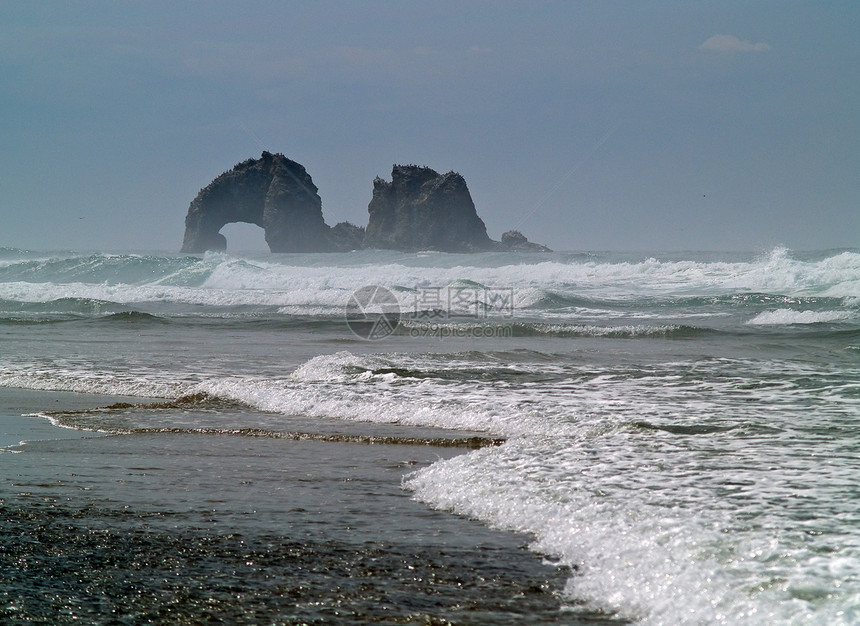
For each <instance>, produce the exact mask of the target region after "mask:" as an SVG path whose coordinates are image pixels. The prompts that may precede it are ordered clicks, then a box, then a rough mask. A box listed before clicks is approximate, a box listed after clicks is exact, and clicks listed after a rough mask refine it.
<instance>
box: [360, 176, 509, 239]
mask: <svg viewBox="0 0 860 626" xmlns="http://www.w3.org/2000/svg"><path fill="white" fill-rule="evenodd" d="M367 210H368V213H370V219H369V221H368V224H367V232H366V233H365V236H364V246H365V247H366V248H387V249H394V250H404V251H410V250H411V251H415V250H440V251H443V252H478V251H480V250H489V249H492V248H493V243H494V242H493V241H492V240H491V239H490V238H489V236H488V235H487V227H486V226H485V225H484V222H483V220H481V218H480V217H478V213H477V212H476V211H475V204H474V203H473V202H472V196H471V195H470V194H469V189H468V187H466V181H465V180H464V179H463V177H462V176H460V175H459V174H457V173H456V172H448V173H447V174H439V173H437V172H435V171H434V170H432V169H430V168H429V167H418V166H416V165H395V166H394V168H393V169H392V171H391V182H390V183H389V182H386V181H384V180H383V179H381V178H376V179H375V180H374V181H373V198H372V199H371V201H370V204H369V205H368V207H367Z"/></svg>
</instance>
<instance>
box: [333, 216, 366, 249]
mask: <svg viewBox="0 0 860 626" xmlns="http://www.w3.org/2000/svg"><path fill="white" fill-rule="evenodd" d="M329 238H330V240H331V243H332V246H333V248H334V249H335V250H338V251H342V252H349V251H350V250H360V249H361V248H362V247H363V245H364V226H356V225H355V224H351V223H349V222H338V223H337V224H335V225H334V226H332V227H331V232H330V233H329Z"/></svg>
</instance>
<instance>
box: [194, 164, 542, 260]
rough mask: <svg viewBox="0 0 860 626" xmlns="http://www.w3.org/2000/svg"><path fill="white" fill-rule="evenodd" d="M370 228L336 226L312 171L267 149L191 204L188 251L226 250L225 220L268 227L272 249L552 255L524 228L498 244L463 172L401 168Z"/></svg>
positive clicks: (377, 194) (379, 187) (382, 190)
mask: <svg viewBox="0 0 860 626" xmlns="http://www.w3.org/2000/svg"><path fill="white" fill-rule="evenodd" d="M367 210H368V212H369V213H370V220H369V222H368V224H367V228H366V229H365V228H362V227H361V226H356V225H355V224H350V223H349V222H341V223H340V224H337V225H336V226H334V228H329V227H328V225H327V224H326V223H325V220H324V219H323V215H322V201H321V200H320V197H319V194H318V193H317V188H316V186H315V185H314V183H313V181H312V180H311V177H310V175H309V174H308V173H307V172H306V171H305V168H304V167H302V166H301V165H300V164H299V163H296V162H295V161H291V160H290V159H288V158H287V157H285V156H284V155H283V154H271V153H269V152H263V154H262V156H261V157H260V158H259V159H248V160H247V161H243V162H242V163H239V164H238V165H236V166H235V167H234V168H233V169H232V170H230V171H229V172H224V173H223V174H221V175H220V176H218V177H217V178H216V179H215V180H213V181H212V182H211V183H209V185H207V186H206V187H205V188H204V189H201V190H200V193H198V194H197V197H196V198H194V200H193V201H192V202H191V206H189V207H188V214H187V215H186V216H185V239H184V241H183V244H182V252H205V251H207V250H226V249H227V240H226V238H225V237H224V235H222V234H221V233H220V232H219V231H220V230H221V228H223V227H224V225H225V224H230V223H232V222H248V223H250V224H256V225H257V226H259V227H261V228H262V229H263V230H264V231H265V233H266V243H268V244H269V249H270V250H271V251H272V252H331V251H349V250H357V249H360V248H384V249H393V250H403V251H417V250H439V251H442V252H480V251H482V250H505V251H513V252H549V251H550V250H549V248H547V247H545V246H542V245H540V244H536V243H531V242H530V241H529V240H528V239H526V238H525V237H524V236H523V235H522V233H520V232H518V231H508V232H507V233H505V234H504V235H502V241H501V242H498V241H493V240H492V239H490V238H489V236H488V235H487V227H486V226H485V225H484V222H483V220H481V218H480V217H478V213H477V212H476V211H475V204H474V203H473V202H472V196H471V194H469V189H468V187H466V181H465V180H464V179H463V177H462V176H460V174H457V173H456V172H448V173H447V174H439V173H437V172H435V171H434V170H432V169H430V168H429V167H418V166H416V165H395V166H394V168H393V169H392V172H391V182H390V183H389V182H386V181H384V180H382V179H381V178H376V179H375V180H374V181H373V198H372V199H371V201H370V204H369V205H368V207H367Z"/></svg>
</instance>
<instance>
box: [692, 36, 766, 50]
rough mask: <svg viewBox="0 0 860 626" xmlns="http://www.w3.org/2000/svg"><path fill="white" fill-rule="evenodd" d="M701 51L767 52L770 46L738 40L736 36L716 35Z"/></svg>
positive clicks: (704, 44) (702, 46) (703, 45)
mask: <svg viewBox="0 0 860 626" xmlns="http://www.w3.org/2000/svg"><path fill="white" fill-rule="evenodd" d="M699 49H701V50H710V51H711V52H767V51H768V50H770V46H769V45H768V44H766V43H762V42H759V43H752V42H751V41H746V40H745V39H738V38H737V37H735V36H734V35H714V36H713V37H710V38H709V39H708V40H707V41H705V43H703V44H702V45H701V46H699Z"/></svg>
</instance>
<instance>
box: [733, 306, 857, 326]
mask: <svg viewBox="0 0 860 626" xmlns="http://www.w3.org/2000/svg"><path fill="white" fill-rule="evenodd" d="M853 317H855V316H854V315H853V314H852V313H851V312H850V311H795V310H793V309H776V310H774V311H764V312H762V313H759V314H758V315H756V316H755V317H754V318H753V319H751V320H750V321H749V322H747V324H750V325H753V326H756V325H758V326H767V325H771V326H777V325H787V324H821V323H827V322H844V321H847V320H850V319H852V318H853Z"/></svg>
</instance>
